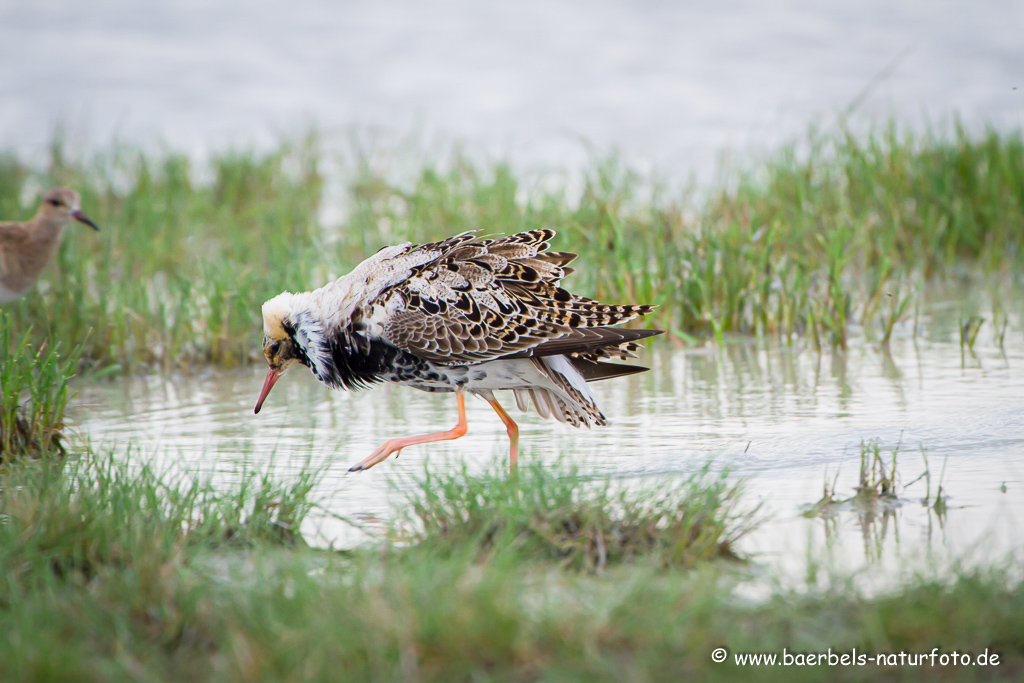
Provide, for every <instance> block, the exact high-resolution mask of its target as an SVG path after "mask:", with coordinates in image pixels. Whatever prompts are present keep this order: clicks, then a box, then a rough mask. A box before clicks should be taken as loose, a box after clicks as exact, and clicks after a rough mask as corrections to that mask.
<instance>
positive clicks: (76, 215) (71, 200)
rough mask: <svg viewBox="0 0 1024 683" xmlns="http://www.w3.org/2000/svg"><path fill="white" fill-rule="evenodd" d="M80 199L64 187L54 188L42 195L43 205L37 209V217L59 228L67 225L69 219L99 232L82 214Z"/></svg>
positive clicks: (76, 194)
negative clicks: (55, 224)
mask: <svg viewBox="0 0 1024 683" xmlns="http://www.w3.org/2000/svg"><path fill="white" fill-rule="evenodd" d="M81 204H82V198H81V197H79V196H78V193H77V192H75V191H74V190H69V189H68V188H66V187H55V188H54V189H52V190H50V191H49V192H47V193H46V194H45V195H43V203H42V205H41V206H40V207H39V213H38V214H37V217H42V218H43V219H44V220H46V221H49V222H51V223H57V224H59V225H61V226H64V225H67V224H68V223H70V222H71V219H75V220H76V221H79V222H80V223H85V224H86V225H88V226H89V227H90V228H92V229H93V230H99V226H97V225H96V224H95V223H93V222H92V221H91V220H89V219H88V218H87V217H86V215H85V214H84V213H82V208H81Z"/></svg>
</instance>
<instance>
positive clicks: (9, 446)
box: [0, 311, 81, 463]
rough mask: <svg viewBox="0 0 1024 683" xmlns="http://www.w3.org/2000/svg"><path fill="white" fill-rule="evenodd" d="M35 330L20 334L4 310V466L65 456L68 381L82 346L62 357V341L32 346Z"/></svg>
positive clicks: (0, 376) (0, 336)
mask: <svg viewBox="0 0 1024 683" xmlns="http://www.w3.org/2000/svg"><path fill="white" fill-rule="evenodd" d="M29 336H30V332H26V333H24V334H21V335H20V336H15V334H14V333H12V331H11V324H10V320H9V318H8V317H7V315H6V314H5V313H3V312H2V311H0V358H3V359H4V360H3V363H2V364H0V463H3V462H4V461H5V460H9V459H12V458H17V457H24V456H29V457H38V456H46V455H49V454H53V453H61V454H63V452H64V447H63V445H62V440H63V438H64V434H63V430H64V410H65V408H66V407H67V402H68V380H69V379H70V378H71V376H72V375H73V373H74V371H75V368H76V366H77V365H78V358H79V355H80V353H81V345H78V346H77V347H75V348H74V349H72V350H71V351H70V353H67V354H65V353H62V351H61V343H60V342H57V343H56V344H53V345H48V344H45V343H44V344H43V345H42V346H41V347H40V348H38V349H36V348H33V347H32V346H31V344H30V341H29Z"/></svg>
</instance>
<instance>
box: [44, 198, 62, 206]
mask: <svg viewBox="0 0 1024 683" xmlns="http://www.w3.org/2000/svg"><path fill="white" fill-rule="evenodd" d="M46 201H47V202H49V203H50V204H53V205H54V206H60V200H59V199H47V200H46Z"/></svg>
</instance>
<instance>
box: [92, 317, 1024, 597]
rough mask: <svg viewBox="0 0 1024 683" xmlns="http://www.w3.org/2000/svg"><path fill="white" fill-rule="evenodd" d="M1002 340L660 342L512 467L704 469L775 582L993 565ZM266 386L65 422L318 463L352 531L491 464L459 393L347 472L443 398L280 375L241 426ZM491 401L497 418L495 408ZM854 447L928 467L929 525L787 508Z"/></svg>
mask: <svg viewBox="0 0 1024 683" xmlns="http://www.w3.org/2000/svg"><path fill="white" fill-rule="evenodd" d="M1017 330H1018V331H1016V332H1015V331H1013V330H1012V329H1011V331H1010V332H1008V333H1007V335H1006V339H1005V342H1004V345H1003V347H999V346H997V345H995V344H994V343H990V341H991V340H986V335H985V334H982V335H981V338H980V339H979V342H978V346H977V347H976V348H975V349H974V351H973V352H966V353H962V350H961V347H960V345H959V344H958V343H957V342H956V341H951V340H949V339H945V340H938V341H935V340H931V341H929V340H927V339H924V338H919V339H917V340H914V339H909V338H904V339H898V340H895V341H894V342H893V344H892V348H891V350H890V352H885V351H884V350H882V349H881V348H880V347H879V346H878V345H877V344H871V343H867V342H863V341H859V342H855V343H854V344H853V345H852V346H851V348H850V349H849V350H848V351H847V352H845V353H839V352H818V351H814V350H812V349H809V348H806V347H805V346H804V345H802V344H797V345H795V346H792V347H790V346H785V345H773V344H765V343H759V342H756V341H752V340H747V341H744V340H735V341H731V342H729V343H727V344H726V345H725V346H724V347H723V348H721V349H713V348H699V349H681V348H678V347H676V346H675V345H673V344H672V343H671V342H670V341H669V340H661V341H659V342H657V343H654V344H652V346H653V347H654V348H653V349H652V350H650V351H649V352H648V353H647V354H646V355H645V357H643V358H642V359H641V360H642V362H645V363H646V364H648V365H650V367H651V368H652V369H651V371H650V372H648V373H645V374H641V375H635V376H632V377H629V378H624V379H620V380H613V381H609V382H602V383H596V384H593V385H591V386H592V387H593V388H594V389H595V393H596V395H597V397H598V401H599V404H600V405H601V407H602V409H603V410H604V412H605V413H606V414H607V415H608V416H609V417H610V419H611V426H609V427H606V428H595V429H592V430H587V429H582V430H574V429H572V428H569V427H566V426H564V425H559V424H557V423H555V422H553V421H552V422H548V421H543V420H540V419H539V418H538V417H537V416H536V415H535V414H533V413H529V414H521V413H516V412H513V415H514V416H518V417H517V419H518V420H519V422H520V424H521V444H522V448H523V455H522V459H523V460H524V461H526V460H537V459H539V460H542V461H544V462H546V463H551V464H554V463H556V462H558V461H560V460H563V459H570V458H571V459H572V460H574V461H576V462H578V463H580V464H581V466H582V467H583V469H584V470H585V471H587V472H594V473H598V474H611V475H613V476H615V477H619V478H621V479H622V480H623V481H626V482H629V483H635V484H636V485H641V486H642V485H643V482H644V481H645V479H646V478H649V477H660V476H664V475H666V474H670V473H688V472H693V471H695V470H696V469H699V468H700V467H702V466H703V465H704V464H705V463H707V462H708V461H709V460H712V461H713V462H714V463H715V467H725V468H728V469H729V470H731V472H732V475H731V476H733V477H734V478H737V479H743V480H745V481H746V495H745V498H744V500H745V501H746V504H747V505H748V506H750V507H752V506H754V505H756V504H760V505H761V509H760V512H759V514H760V515H761V516H762V517H763V518H765V519H766V521H765V522H764V523H763V524H762V525H761V527H760V528H759V529H758V530H757V531H755V532H754V533H753V534H751V535H750V536H749V537H747V538H746V539H745V540H744V541H743V543H742V548H743V549H744V550H746V551H748V552H751V553H754V554H755V555H756V557H758V558H759V561H760V562H762V563H767V564H769V565H776V566H779V567H781V568H782V569H784V570H785V572H784V573H787V574H788V575H791V576H798V577H803V576H804V574H805V573H806V572H807V570H808V567H812V568H813V566H815V565H818V564H822V565H826V566H827V565H829V564H831V565H833V566H835V567H838V568H842V569H843V570H844V571H846V572H849V571H851V570H855V569H857V568H858V567H862V568H867V569H868V570H882V571H877V572H876V573H877V574H878V575H879V576H888V577H890V578H891V577H892V576H895V575H896V574H897V573H898V571H897V570H904V569H906V568H907V567H918V568H921V567H923V566H936V567H938V566H949V564H950V563H951V562H952V561H959V560H966V561H969V562H972V561H981V560H983V559H998V558H1001V557H1004V556H1005V555H1006V553H1007V552H1009V551H1012V550H1015V549H1019V548H1021V547H1022V543H1024V526H1022V525H1020V524H1018V522H1019V521H1022V520H1024V338H1022V337H1024V335H1021V333H1020V332H1019V327H1018V328H1017ZM932 336H936V335H932ZM938 336H940V337H943V336H948V335H938ZM988 336H989V337H991V335H988ZM264 374H265V370H264V369H263V368H251V369H246V370H242V371H236V372H208V373H205V374H203V375H200V376H198V377H169V378H161V377H148V378H132V379H128V380H125V381H118V382H117V383H104V384H101V385H97V386H88V387H83V388H82V390H81V391H80V393H79V395H78V397H77V400H76V403H75V409H74V413H73V415H74V417H76V418H77V419H78V420H79V423H80V425H81V429H82V431H83V432H84V433H86V434H88V435H89V437H90V438H91V439H92V440H93V442H94V443H97V444H111V445H113V446H114V447H116V448H118V449H120V451H121V452H122V454H127V452H128V451H127V449H126V446H127V444H132V446H133V447H134V448H136V449H138V450H136V451H135V452H133V453H132V454H131V456H130V457H133V458H140V457H147V458H152V459H155V460H156V461H157V462H158V463H162V464H163V465H169V464H174V465H176V466H179V467H182V468H184V469H185V470H186V471H190V472H199V473H204V474H206V475H213V476H216V477H221V478H225V479H230V478H231V477H232V476H233V475H234V474H237V472H238V471H239V467H240V466H244V465H250V466H258V467H261V468H269V469H271V470H272V471H274V472H275V473H276V474H277V475H279V476H288V475H289V474H294V473H296V472H298V471H300V470H301V469H303V468H304V467H309V466H313V467H324V468H325V477H324V479H323V483H322V485H321V486H320V488H319V489H318V490H317V492H316V495H317V496H319V497H323V499H324V500H325V501H326V507H327V508H328V509H329V510H330V511H331V512H333V513H336V514H338V515H341V516H346V517H350V518H356V519H367V518H369V519H373V518H380V519H386V518H388V517H389V516H390V515H392V514H393V511H394V506H395V505H396V504H397V503H398V501H399V499H400V498H401V494H400V490H401V489H402V488H403V487H405V486H408V485H409V481H410V478H411V477H415V476H417V475H420V474H422V471H423V466H424V463H425V461H427V460H428V459H429V463H430V466H431V468H432V469H434V470H446V469H448V468H452V467H458V466H461V463H462V462H464V461H467V462H468V463H469V464H470V467H471V469H473V470H481V469H483V468H486V467H489V466H492V465H493V464H494V463H495V462H499V463H504V462H505V461H506V459H507V449H508V441H507V437H506V436H505V431H504V428H503V427H502V425H501V423H500V422H499V421H498V419H497V417H496V416H495V415H494V413H493V411H492V410H491V408H490V407H489V406H488V405H487V404H486V403H484V402H482V401H478V400H475V399H473V400H470V401H469V402H468V414H469V426H470V428H469V433H468V435H467V436H465V437H463V438H462V439H460V440H457V441H453V442H442V443H437V444H429V445H424V446H418V447H412V448H408V449H406V450H405V451H404V452H403V453H402V455H401V457H399V458H397V459H395V458H392V459H390V460H388V461H385V462H384V463H383V464H381V465H378V466H377V467H376V468H374V469H372V470H370V471H367V472H363V473H358V474H351V475H350V474H347V469H348V468H349V467H350V466H351V465H353V464H354V463H356V462H358V461H359V460H361V459H363V458H364V457H365V456H366V455H368V454H369V453H370V452H371V451H372V450H373V449H374V448H376V447H377V446H378V445H379V444H380V443H381V442H383V441H384V440H385V439H387V438H389V437H391V436H400V435H410V434H419V433H426V432H430V431H438V430H441V429H448V428H449V427H451V426H452V425H453V424H454V423H455V419H456V411H455V401H454V398H453V397H452V396H450V395H447V396H445V395H431V394H424V393H421V392H418V391H415V390H412V389H407V388H404V387H397V386H380V387H376V388H374V389H371V390H369V391H363V392H355V393H353V392H330V391H328V390H326V389H325V388H324V387H322V386H321V385H320V384H319V383H318V382H316V380H315V379H314V378H313V377H312V376H311V375H308V374H306V373H303V372H301V371H300V370H297V371H295V372H293V373H290V374H289V375H288V376H287V377H285V378H284V379H283V380H282V381H281V382H279V383H278V385H277V387H276V388H275V389H274V391H273V392H272V393H271V395H270V398H269V399H268V400H267V402H266V405H265V406H264V408H263V411H262V412H261V413H260V414H259V415H254V414H253V412H252V408H253V404H254V402H255V399H256V396H257V394H258V392H259V389H260V386H261V385H262V380H263V377H264ZM504 402H505V404H506V405H507V406H508V407H509V408H510V409H514V404H513V401H512V400H511V397H510V396H508V397H505V401H504ZM870 440H878V441H879V443H880V445H881V447H882V449H883V452H884V453H886V455H887V457H888V454H889V453H890V452H891V451H892V450H893V449H894V448H896V447H897V445H898V444H899V445H900V449H901V455H900V456H899V457H898V462H899V475H900V478H901V480H902V482H903V483H904V484H906V483H909V482H910V481H911V480H913V479H915V478H916V477H918V475H919V474H921V473H922V472H923V471H924V470H925V461H924V457H927V460H928V464H929V467H930V471H931V492H932V495H933V496H934V494H935V493H936V491H937V488H938V485H939V479H940V477H941V480H942V481H941V483H942V486H943V489H944V491H945V492H946V493H947V494H948V496H949V499H948V504H949V510H948V512H947V513H946V515H945V516H939V515H936V514H935V513H934V512H932V511H930V509H929V508H927V507H925V506H923V505H922V504H921V503H920V500H921V499H922V498H923V497H924V496H925V494H926V483H925V481H924V480H921V481H919V482H917V483H916V484H913V485H911V486H910V487H909V488H907V489H906V490H904V491H902V492H901V493H902V495H901V500H900V502H899V503H898V504H897V505H896V506H894V507H893V508H892V509H890V510H889V511H888V512H885V513H884V514H883V513H882V512H879V514H877V515H875V516H873V517H872V516H870V515H868V516H865V515H864V514H857V513H855V512H841V513H839V514H837V515H836V516H835V517H834V518H833V519H832V521H826V520H822V519H817V518H816V519H807V518H804V517H803V516H801V512H802V511H803V510H804V509H806V508H807V507H808V506H809V505H811V504H813V503H814V502H815V501H817V500H818V499H819V498H820V497H821V495H822V488H823V483H824V481H825V479H826V476H827V477H828V480H829V482H830V486H831V485H833V484H834V485H835V487H836V492H837V495H838V496H841V497H846V496H849V495H851V494H852V493H853V491H852V489H853V487H854V486H855V485H856V483H857V476H858V463H859V457H860V451H861V444H862V442H865V441H870ZM922 450H923V451H924V453H925V456H922V455H921V451H922ZM126 457H127V455H126ZM396 487H397V488H396ZM305 531H306V533H307V535H309V537H310V538H311V539H312V540H314V542H318V543H332V544H335V545H349V544H351V543H356V542H358V541H359V540H360V538H361V537H360V535H359V534H358V533H357V532H355V531H354V530H353V529H352V528H351V527H348V526H347V525H345V524H344V523H341V522H339V521H337V520H335V519H333V518H329V517H325V516H323V515H320V516H317V517H316V518H315V519H314V520H311V522H310V524H309V525H308V528H307V529H305Z"/></svg>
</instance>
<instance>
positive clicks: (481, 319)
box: [256, 230, 661, 472]
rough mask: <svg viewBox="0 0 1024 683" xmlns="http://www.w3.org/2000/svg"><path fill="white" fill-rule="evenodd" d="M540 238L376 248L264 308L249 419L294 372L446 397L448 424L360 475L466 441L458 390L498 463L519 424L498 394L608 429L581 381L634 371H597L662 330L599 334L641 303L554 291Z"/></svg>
mask: <svg viewBox="0 0 1024 683" xmlns="http://www.w3.org/2000/svg"><path fill="white" fill-rule="evenodd" d="M554 235H555V233H554V231H552V230H531V231H529V232H523V233H519V234H516V235H511V236H509V237H503V238H496V239H477V238H475V237H474V233H472V232H467V233H462V234H460V235H456V236H455V237H451V238H449V239H446V240H443V241H440V242H434V243H431V244H422V245H415V244H401V245H398V246H394V247H385V248H384V249H381V250H380V251H378V252H377V253H376V254H375V255H373V256H371V257H370V258H368V259H366V260H365V261H363V262H362V263H361V264H359V265H358V266H356V268H355V270H353V271H352V272H351V273H349V274H348V275H345V276H342V277H341V278H339V279H337V280H335V281H334V282H331V283H330V284H328V285H325V286H324V287H321V288H320V289H317V290H315V291H312V292H303V293H300V294H292V293H291V292H285V293H283V294H279V295H278V296H276V297H274V298H273V299H270V300H269V301H267V302H266V303H265V304H263V333H264V336H263V352H264V354H265V355H266V357H267V363H268V364H269V365H270V371H269V372H268V373H267V379H266V381H265V382H264V384H263V390H262V391H261V392H260V396H259V399H258V400H257V402H256V412H257V413H258V412H260V408H261V407H262V406H263V402H264V401H265V400H266V398H267V395H268V394H269V393H270V390H271V389H272V388H273V386H274V384H275V383H276V382H277V381H278V380H279V379H280V378H281V375H283V374H284V373H285V372H287V371H288V370H289V369H290V368H292V367H295V366H296V365H304V366H306V367H307V368H309V369H310V370H311V371H312V372H313V374H314V375H315V376H316V378H317V379H319V380H320V381H321V382H323V383H324V384H326V385H327V386H328V387H330V388H333V389H339V388H345V389H358V388H362V387H366V386H368V385H370V384H374V383H376V382H381V381H384V382H396V383H398V384H404V385H406V386H411V387H414V388H416V389H421V390H423V391H442V392H455V397H456V399H457V401H458V408H459V422H458V424H457V425H456V426H455V427H454V428H452V429H450V430H448V431H446V432H437V433H434V434H426V435H423V436H414V437H406V438H400V439H391V440H389V441H387V442H386V443H384V445H382V446H381V447H380V448H378V449H377V450H375V451H374V452H373V453H371V454H370V456H369V457H368V458H366V459H365V460H363V461H362V462H360V463H359V464H357V465H355V466H354V467H352V468H351V470H350V471H352V472H355V471H359V470H365V469H369V468H370V467H373V466H374V465H376V464H377V463H379V462H381V461H382V460H384V459H385V458H387V457H388V456H389V455H392V454H397V453H399V452H400V451H401V450H402V449H403V448H405V447H407V446H413V445H415V444H421V443H428V442H432V441H445V440H449V439H457V438H459V437H460V436H462V435H463V434H465V433H466V405H465V393H466V392H469V393H471V394H475V395H477V396H480V397H481V398H483V399H484V400H486V401H487V402H488V403H490V404H491V407H493V408H494V410H495V411H496V412H497V413H498V416H499V417H500V418H501V421H502V422H504V423H505V427H506V430H507V431H508V436H509V439H510V441H511V446H510V450H509V460H510V468H511V469H512V470H513V471H514V470H515V466H516V458H517V456H518V441H519V428H518V427H517V426H516V423H515V422H513V420H512V418H511V417H510V416H509V415H508V413H506V412H505V410H504V409H503V408H502V407H501V405H500V404H499V403H498V401H497V400H496V399H495V398H494V392H495V391H496V390H499V389H511V390H512V391H513V392H514V394H515V399H516V404H517V405H518V406H519V409H520V410H526V409H527V408H528V407H529V403H530V401H531V400H532V402H533V405H534V406H535V408H536V410H537V412H538V413H539V414H540V415H541V416H542V417H545V418H547V417H549V416H552V415H553V416H554V417H555V418H556V419H557V420H559V421H560V422H565V423H568V424H570V425H572V426H574V427H578V426H580V425H586V426H588V427H589V426H590V425H592V424H593V425H604V424H607V422H606V420H605V417H604V415H602V414H601V411H600V410H599V409H598V407H597V405H596V403H595V402H594V395H593V394H592V393H591V392H590V390H589V388H588V387H587V382H591V381H594V380H599V379H609V378H612V377H621V376H623V375H631V374H633V373H636V372H643V371H644V370H646V369H647V368H643V367H639V366H632V365H624V364H621V363H611V362H607V361H608V360H610V359H612V358H621V359H625V358H635V357H636V356H635V355H634V354H633V352H634V351H636V350H637V349H638V348H639V347H638V345H637V344H636V341H637V340H640V339H643V338H645V337H649V336H651V335H655V334H659V333H660V332H661V330H629V329H611V328H610V327H609V326H610V325H616V324H618V323H622V322H626V321H628V320H632V319H633V318H636V317H637V316H641V315H646V314H647V313H650V311H651V310H652V308H653V307H652V306H609V305H606V304H602V303H598V302H597V301H594V300H592V299H587V298H584V297H580V296H575V295H573V294H570V293H569V292H567V291H566V290H564V289H562V288H561V287H560V286H559V282H560V281H561V279H562V278H563V277H565V276H566V275H568V274H569V273H571V272H572V268H567V267H566V265H567V264H568V263H570V262H571V261H572V260H573V259H575V258H576V254H570V253H565V252H548V251H547V248H548V246H549V241H550V240H551V238H552V237H554Z"/></svg>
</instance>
